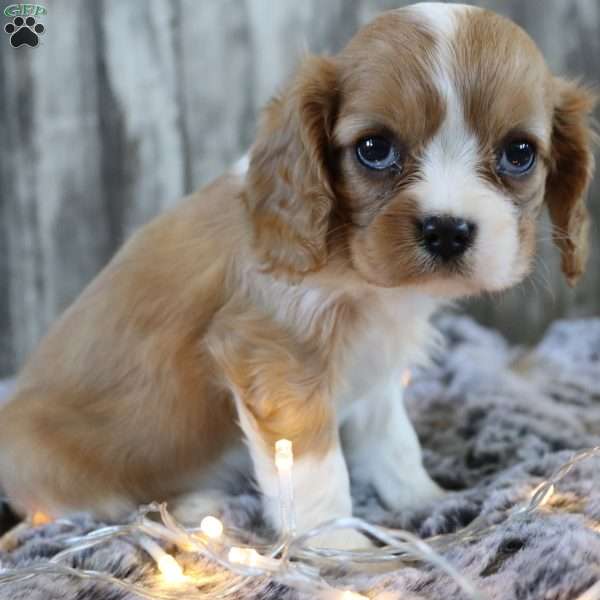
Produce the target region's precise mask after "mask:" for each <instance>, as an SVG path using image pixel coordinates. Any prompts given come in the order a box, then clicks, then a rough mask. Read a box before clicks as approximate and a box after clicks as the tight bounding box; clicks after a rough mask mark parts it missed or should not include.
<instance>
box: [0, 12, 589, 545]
mask: <svg viewBox="0 0 600 600" xmlns="http://www.w3.org/2000/svg"><path fill="white" fill-rule="evenodd" d="M593 105H594V97H593V94H592V93H591V92H590V91H588V90H586V89H585V88H583V87H581V86H580V85H578V84H577V83H574V82H572V81H568V80H565V79H561V78H558V77H556V76H554V75H552V74H551V73H550V71H549V69H548V67H547V66H546V64H545V62H544V59H543V58H542V56H541V54H540V52H539V51H538V49H537V48H536V46H535V44H534V43H533V41H532V40H531V39H530V38H529V37H528V35H527V34H526V33H525V32H524V31H523V30H521V29H520V28H519V27H518V26H516V25H515V24H514V23H512V22H511V21H509V20H507V19H505V18H503V17H500V16H498V15H496V14H493V13H491V12H488V11H486V10H482V9H478V8H474V7H470V6H465V5H455V4H452V5H447V4H442V3H439V4H437V3H424V4H417V5H414V6H410V7H408V8H402V9H399V10H393V11H391V12H386V13H384V14H382V15H380V16H379V17H378V18H376V19H375V20H374V21H373V22H371V23H370V24H369V25H367V26H366V27H364V28H362V29H361V30H360V31H359V32H358V33H357V34H356V36H355V37H354V38H353V39H352V40H351V41H350V43H349V44H348V45H347V46H346V47H345V48H344V49H343V50H342V51H341V52H340V53H339V54H337V55H336V56H333V57H315V56H311V57H307V58H306V59H305V60H304V61H303V62H302V64H301V65H300V66H299V68H298V70H297V72H296V73H295V75H294V77H293V78H292V80H291V82H290V83H289V85H288V86H287V87H286V88H285V89H283V91H282V93H281V94H280V95H279V96H278V97H276V98H274V99H273V100H271V102H270V103H269V104H268V105H267V107H266V109H265V111H264V114H263V118H262V122H261V124H260V126H259V130H258V134H257V138H256V141H255V143H254V145H253V147H252V148H251V151H250V156H249V160H248V161H246V164H245V165H242V168H236V169H235V170H233V171H231V172H229V173H227V174H225V175H223V176H221V177H220V178H218V179H216V180H215V181H213V182H212V183H211V184H210V185H208V186H207V187H205V188H204V189H202V190H201V191H199V192H196V193H194V194H192V195H191V196H190V197H189V198H187V199H185V200H184V201H182V202H181V204H179V205H178V206H177V207H176V208H175V209H174V210H171V211H169V212H167V213H166V214H163V215H162V216H160V217H158V218H157V219H155V220H154V221H152V222H151V223H150V224H148V225H146V226H145V227H143V228H142V229H141V230H140V231H138V232H137V233H136V234H135V235H134V236H133V237H132V238H131V239H130V240H129V241H128V242H127V243H126V244H125V246H124V247H123V248H122V249H121V250H120V251H119V252H118V253H117V255H116V256H115V257H114V258H113V260H112V261H111V262H110V264H109V265H108V266H107V267H106V268H105V269H104V270H103V271H102V272H101V273H100V274H99V275H98V276H97V277H96V279H95V280H94V281H92V283H91V284H90V285H89V286H88V287H87V288H86V289H85V290H84V291H83V293H82V294H81V296H80V297H79V298H78V299H77V300H76V301H75V303H74V304H73V305H72V306H71V307H70V308H68V310H67V311H66V312H65V313H64V314H63V315H62V317H61V318H60V319H59V320H58V321H57V322H56V323H55V324H54V326H53V327H52V328H51V330H50V332H49V333H48V334H47V336H46V337H45V339H44V340H43V341H42V342H41V343H40V345H39V347H38V348H37V350H36V351H35V352H34V353H33V355H32V356H31V357H30V359H29V361H28V363H27V364H26V365H25V367H24V369H23V371H22V372H21V374H20V376H19V378H18V381H17V387H16V390H15V393H14V395H13V397H12V399H11V400H10V401H9V403H8V404H7V405H6V406H5V407H4V408H3V410H2V412H1V413H0V487H1V489H2V490H3V493H5V494H6V495H7V496H8V498H10V501H11V502H12V503H13V504H14V506H15V507H16V508H17V509H18V510H19V511H22V512H25V513H27V512H32V511H43V512H45V513H48V514H49V515H52V516H59V515H64V514H69V513H73V512H75V511H90V512H92V513H94V514H95V515H97V516H98V517H100V518H105V519H118V518H122V517H123V516H124V515H125V514H127V513H128V511H131V510H133V509H135V508H136V507H137V506H138V504H140V503H144V502H149V501H152V500H160V501H163V500H166V501H169V502H170V506H171V508H172V509H173V511H174V513H175V514H176V515H177V516H178V517H179V518H181V519H182V520H183V521H185V522H194V520H195V519H197V518H199V516H200V515H201V514H202V513H204V512H206V511H209V510H214V509H215V508H218V506H219V504H220V503H221V502H222V499H223V497H224V496H223V495H224V493H225V492H224V491H223V490H224V489H226V488H227V486H228V485H231V482H232V479H235V477H236V475H235V474H236V473H239V472H240V471H241V472H243V473H246V474H250V473H251V474H253V475H254V476H255V479H256V482H257V485H258V487H259V489H260V492H261V493H262V497H263V502H264V512H265V516H266V518H267V520H268V522H269V523H270V524H271V525H272V526H273V528H274V529H277V528H278V526H279V521H280V516H279V512H278V502H277V496H278V480H277V474H276V470H275V465H274V460H273V459H274V444H275V442H276V441H277V440H279V439H280V438H287V439H289V440H291V441H292V442H293V445H294V451H295V456H296V462H295V468H294V489H295V499H296V500H295V502H296V520H297V526H298V530H299V531H301V532H302V531H306V530H307V529H309V528H312V527H314V526H316V525H318V524H320V523H322V522H323V521H326V520H328V519H333V518H337V517H344V516H349V515H351V513H352V500H351V495H350V485H349V471H351V472H352V473H353V476H355V477H356V478H357V480H359V481H364V482H366V483H369V484H371V485H372V487H373V488H374V490H375V491H376V493H377V494H378V496H379V497H380V499H381V501H382V503H384V504H385V505H386V506H387V507H389V508H392V509H394V510H401V509H409V508H410V507H415V506H422V505H424V504H425V503H428V502H430V501H433V500H434V499H435V498H437V497H439V496H441V495H442V494H443V493H444V492H443V491H442V490H441V489H440V487H438V485H437V484H436V483H434V482H433V481H432V480H431V478H430V477H429V475H428V474H427V472H426V471H425V469H424V467H423V464H422V460H421V450H420V447H419V442H418V439H417V436H416V434H415V431H414V429H413V427H412V426H411V424H410V422H409V420H408V417H407V414H406V411H405V408H404V406H403V401H402V385H401V373H402V372H403V370H404V369H405V368H406V367H407V366H408V365H413V364H415V363H418V362H419V361H421V360H423V358H424V356H425V355H426V354H427V351H428V348H429V347H430V346H431V345H432V344H431V343H432V341H434V340H435V339H436V336H435V333H434V331H433V328H432V326H431V325H430V323H429V321H430V317H431V315H432V313H433V312H434V311H435V310H436V308H438V307H439V306H440V305H441V304H443V303H444V302H446V301H447V300H448V299H454V298H459V297H465V296H472V295H476V294H480V293H482V292H495V291H499V290H504V289H506V288H508V287H510V286H512V285H514V284H516V283H518V282H519V281H521V280H522V279H523V278H524V277H525V276H526V275H527V274H528V273H529V272H530V270H531V267H532V262H533V260H532V259H533V257H534V252H535V240H536V219H537V217H538V215H539V214H540V212H541V211H542V210H543V208H544V207H547V209H548V211H549V213H550V217H551V219H552V222H553V226H554V239H555V241H556V244H557V245H558V247H559V249H560V251H561V254H562V270H563V272H564V274H565V276H566V279H567V281H568V282H569V283H570V284H574V283H575V282H576V281H577V279H578V278H579V276H580V275H581V274H582V272H583V270H584V265H585V261H586V253H587V234H588V214H587V211H586V206H585V195H586V191H587V188H588V184H589V182H590V178H591V175H592V170H593V155H592V152H591V145H592V140H593V133H592V131H591V129H590V126H589V119H590V113H591V111H592V109H593ZM367 543H368V541H367V540H366V538H364V537H362V536H361V535H360V534H359V533H356V532H347V531H340V532H335V533H333V534H327V535H325V536H322V539H317V541H316V544H317V545H322V546H330V547H342V548H343V547H346V548H347V547H359V546H364V545H365V544H367Z"/></svg>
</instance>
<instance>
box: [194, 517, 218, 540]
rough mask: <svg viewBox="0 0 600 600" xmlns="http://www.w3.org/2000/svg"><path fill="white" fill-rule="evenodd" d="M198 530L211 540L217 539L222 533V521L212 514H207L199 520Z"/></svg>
mask: <svg viewBox="0 0 600 600" xmlns="http://www.w3.org/2000/svg"><path fill="white" fill-rule="evenodd" d="M200 531H202V533H203V534H204V535H206V536H207V537H209V538H211V539H212V540H218V539H220V538H221V536H222V535H223V523H221V521H219V519H217V518H216V517H213V516H212V515H207V516H206V517H204V519H202V521H200Z"/></svg>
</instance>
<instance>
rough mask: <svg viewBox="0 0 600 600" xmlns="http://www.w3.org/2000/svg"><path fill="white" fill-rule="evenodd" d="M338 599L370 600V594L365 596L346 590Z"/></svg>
mask: <svg viewBox="0 0 600 600" xmlns="http://www.w3.org/2000/svg"><path fill="white" fill-rule="evenodd" d="M337 600H369V597H368V596H363V595H362V594H359V593H357V592H351V591H350V590H345V591H343V592H340V593H339V594H338V595H337Z"/></svg>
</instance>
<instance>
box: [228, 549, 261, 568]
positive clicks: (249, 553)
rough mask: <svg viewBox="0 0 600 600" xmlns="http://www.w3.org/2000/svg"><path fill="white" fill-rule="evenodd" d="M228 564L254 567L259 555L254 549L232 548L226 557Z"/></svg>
mask: <svg viewBox="0 0 600 600" xmlns="http://www.w3.org/2000/svg"><path fill="white" fill-rule="evenodd" d="M227 558H228V559H229V562H232V563H237V564H240V565H246V566H247V567H255V566H256V565H257V563H258V559H259V554H258V552H257V551H256V550H255V549H254V548H239V547H238V546H233V547H232V548H231V550H229V554H228V555H227Z"/></svg>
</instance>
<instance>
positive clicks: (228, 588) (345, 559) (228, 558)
mask: <svg viewBox="0 0 600 600" xmlns="http://www.w3.org/2000/svg"><path fill="white" fill-rule="evenodd" d="M598 456H600V446H598V447H595V448H590V449H588V450H584V451H582V452H579V453H577V454H576V455H575V456H573V458H572V459H571V460H570V461H568V462H567V463H565V464H564V465H562V466H561V467H560V468H559V469H558V470H557V471H556V472H555V473H554V474H553V475H552V476H551V477H550V479H548V480H546V481H544V482H542V483H541V484H540V485H539V486H538V487H537V488H536V489H535V490H534V492H533V493H532V494H531V497H530V498H529V501H528V502H527V503H526V504H525V505H524V506H520V507H515V508H514V509H513V510H511V511H509V512H508V513H507V520H517V519H521V518H525V517H526V516H527V515H528V514H530V513H532V512H534V511H536V510H539V509H540V508H542V507H543V506H544V505H546V504H547V503H548V502H549V500H550V498H551V497H552V495H553V494H554V491H555V489H556V486H557V485H558V483H560V481H561V480H562V479H564V477H565V476H566V475H567V474H568V473H569V472H570V471H571V469H573V468H574V467H575V465H577V464H578V463H579V462H581V461H583V460H586V459H589V458H591V457H598ZM275 464H276V468H277V472H278V474H279V476H280V491H281V498H280V503H281V504H282V507H285V508H282V517H283V521H284V522H287V523H289V522H293V517H290V514H289V513H290V512H293V510H292V509H293V506H292V502H293V487H292V485H291V484H292V476H291V475H292V467H293V449H292V445H291V442H289V441H288V440H280V441H279V442H278V443H277V444H276V446H275ZM286 495H287V496H288V497H287V499H286ZM153 512H154V513H159V514H160V518H161V521H162V523H159V522H156V521H152V520H150V519H149V518H148V517H147V515H148V514H149V513H153ZM284 513H287V514H284ZM30 522H32V521H30ZM62 522H64V523H68V522H67V521H64V520H63V521H62ZM22 526H23V524H21V525H20V526H17V528H18V527H22ZM498 526H499V525H498V524H496V525H488V524H487V523H486V520H485V518H484V517H483V516H480V517H478V518H477V519H475V520H474V521H473V522H471V523H470V524H469V525H468V526H467V527H465V528H464V529H462V530H460V531H458V532H455V533H450V534H443V535H438V536H435V537H432V538H429V539H428V540H421V539H419V538H417V537H416V536H415V535H414V534H411V533H409V532H406V531H401V530H395V529H388V528H384V527H381V526H376V525H372V524H370V523H368V522H366V521H363V520H362V519H358V518H354V517H348V518H343V519H336V520H334V521H331V522H329V523H325V524H323V525H321V526H319V527H316V528H315V529H313V530H311V531H310V532H307V533H304V534H302V535H299V536H296V535H295V534H293V533H291V531H290V532H288V535H287V536H285V537H284V538H283V541H282V539H279V540H277V541H276V542H275V543H273V544H270V545H263V546H260V552H259V551H258V550H257V548H252V547H243V546H240V545H235V544H234V545H230V542H229V539H228V537H226V536H224V532H223V524H222V523H221V521H219V519H216V518H215V517H210V516H209V517H206V518H205V519H203V520H202V522H201V524H200V528H199V529H200V532H201V533H202V534H203V535H202V536H199V535H197V534H196V533H195V532H196V531H198V529H190V530H188V529H185V528H184V527H183V526H182V525H181V524H179V523H178V522H177V521H176V520H175V519H174V518H173V516H172V515H171V514H170V513H169V512H168V511H167V509H166V505H164V504H160V505H159V504H151V505H148V506H145V507H142V508H140V510H139V511H138V513H137V516H136V518H135V520H134V521H133V522H132V523H130V524H127V525H116V526H111V527H102V528H100V529H97V530H94V531H92V532H90V533H88V534H87V535H83V536H77V537H72V538H67V539H66V540H65V539H63V540H61V541H62V543H64V544H66V548H65V549H64V550H63V551H61V552H59V553H58V554H56V555H55V556H54V557H53V558H52V559H50V561H47V562H42V563H38V564H36V565H32V566H29V567H24V568H16V569H7V568H4V569H2V566H1V565H0V585H3V584H7V583H11V582H21V581H25V580H27V579H30V578H32V577H35V576H36V575H38V574H53V575H62V576H69V577H79V578H81V579H86V580H97V581H102V582H105V583H111V584H113V585H115V586H117V587H119V588H121V589H123V590H126V591H127V592H129V593H131V594H134V595H137V596H140V597H143V598H147V599H149V600H178V599H179V598H181V586H182V585H183V584H186V589H185V597H186V599H188V600H196V599H197V600H200V599H202V600H223V599H228V598H234V597H239V595H240V593H241V592H242V591H243V588H244V586H245V585H247V583H248V581H249V579H248V578H252V581H253V593H256V590H257V589H260V586H261V585H262V586H264V589H266V588H267V586H268V585H271V584H272V583H273V582H275V583H279V584H281V585H286V586H289V587H291V588H294V589H297V590H299V591H305V592H309V593H310V594H311V595H312V596H313V597H315V596H318V597H320V598H329V599H331V600H365V599H367V598H368V596H365V595H363V594H361V593H359V592H355V591H351V590H336V589H334V588H332V587H331V586H330V585H329V584H328V583H327V581H326V579H324V575H325V574H327V573H329V572H331V568H332V567H336V566H337V567H341V568H343V569H344V570H345V571H346V572H347V573H349V574H351V573H352V572H356V573H361V574H371V573H372V574H376V573H379V574H380V573H383V572H385V571H386V570H388V571H392V570H397V569H399V568H401V567H402V566H405V565H410V566H413V567H414V564H415V560H417V561H421V562H428V563H430V564H432V565H435V566H437V567H438V568H440V569H442V570H443V571H445V572H446V573H447V574H448V575H449V576H450V577H452V579H453V580H454V581H455V582H456V583H457V585H458V586H459V587H460V588H461V590H462V591H463V592H464V595H465V597H467V598H469V599H470V600H479V599H481V598H482V596H481V594H480V592H479V591H478V590H477V589H476V588H475V587H474V586H473V584H472V583H471V582H470V581H469V580H467V579H466V578H465V577H464V576H463V575H462V574H461V573H459V572H457V571H456V569H455V568H454V567H453V566H452V565H451V564H450V563H449V562H448V561H447V560H446V559H445V558H444V557H443V556H442V555H441V554H440V552H443V551H445V550H448V549H449V548H450V547H452V546H453V545H455V544H459V543H466V542H470V541H472V540H474V539H480V538H481V537H483V536H484V535H486V534H487V533H490V532H492V531H494V530H495V529H497V527H498ZM336 529H354V530H356V531H359V532H361V533H363V534H366V535H368V536H370V537H371V538H373V539H375V540H377V541H378V542H380V543H381V544H383V547H380V548H376V549H373V550H369V551H354V552H352V551H341V550H334V549H316V548H312V547H311V540H312V539H313V538H314V537H316V536H321V535H323V534H326V533H330V532H331V531H333V530H336ZM229 532H231V533H235V530H228V535H229ZM122 536H129V537H130V538H131V539H133V540H135V541H137V543H138V544H139V545H140V546H141V547H142V548H143V549H144V550H145V551H146V552H148V554H149V555H150V556H151V557H152V558H153V560H154V561H155V562H156V564H157V567H158V569H159V570H160V572H161V580H162V581H163V583H164V584H166V585H167V589H161V590H157V589H148V588H146V587H143V586H141V585H136V584H132V583H129V582H127V581H123V580H121V579H118V578H116V577H113V576H112V575H109V574H107V573H101V572H97V571H90V570H85V569H75V568H73V567H70V566H67V565H65V564H60V563H61V561H62V560H63V558H65V557H67V556H71V555H72V554H74V553H77V552H81V551H82V550H86V549H89V548H92V547H94V546H96V545H98V544H101V543H105V542H107V541H109V540H114V539H116V538H117V537H122ZM155 540H161V541H163V542H167V543H169V544H173V545H175V546H176V547H177V548H180V549H182V550H185V551H187V552H193V553H197V554H198V555H200V556H202V557H204V558H207V559H209V560H211V561H213V562H214V563H216V564H218V565H220V566H222V567H224V568H225V570H223V571H220V572H219V571H217V572H216V574H214V575H204V574H203V575H194V576H189V575H185V574H184V573H183V569H182V567H181V565H180V564H179V563H178V562H177V560H176V559H175V558H174V557H173V556H171V555H170V554H167V553H166V552H165V551H164V550H163V549H162V548H161V547H160V545H159V544H158V543H157V542H156V541H155ZM215 540H219V543H215ZM288 558H290V559H293V560H288ZM198 586H201V587H198ZM208 586H210V589H208ZM586 594H587V595H586ZM597 594H598V587H596V586H593V587H592V588H591V589H590V590H588V592H586V593H585V594H584V595H583V596H582V597H581V598H580V600H598V598H597ZM381 598H383V596H381ZM379 599H380V596H376V597H375V600H379Z"/></svg>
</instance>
